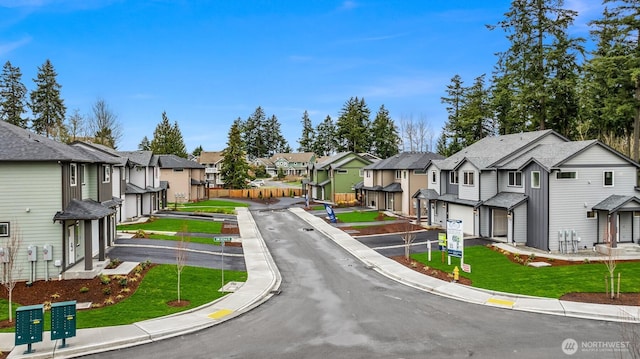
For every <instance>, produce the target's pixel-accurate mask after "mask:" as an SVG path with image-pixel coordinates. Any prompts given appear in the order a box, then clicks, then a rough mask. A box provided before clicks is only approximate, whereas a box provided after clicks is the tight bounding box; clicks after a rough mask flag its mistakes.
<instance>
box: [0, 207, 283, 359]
mask: <svg viewBox="0 0 640 359" xmlns="http://www.w3.org/2000/svg"><path fill="white" fill-rule="evenodd" d="M237 211H238V224H239V227H240V235H241V237H242V244H243V249H244V258H245V263H246V267H247V274H248V275H247V277H248V279H247V282H246V283H244V285H242V286H241V287H240V288H239V289H238V291H236V292H234V293H231V294H229V295H226V296H224V297H222V298H220V299H218V300H217V301H214V302H212V303H209V304H206V305H203V306H201V307H199V308H195V309H192V310H190V311H186V312H181V313H177V314H174V315H170V316H166V317H161V318H155V319H150V320H146V321H143V322H138V323H134V324H131V325H122V326H117V327H102V328H92V329H79V330H78V331H77V333H76V336H75V337H72V338H68V339H67V341H66V342H67V347H66V348H62V349H60V348H57V346H59V345H60V342H54V341H51V340H50V338H51V336H50V333H49V332H45V333H44V334H43V341H42V342H39V343H34V344H32V349H33V350H35V352H34V353H31V354H23V353H24V351H25V350H26V349H27V345H20V346H17V347H15V348H14V343H15V334H14V333H3V334H0V350H2V351H10V350H11V353H10V354H9V358H52V357H54V354H55V358H72V357H76V356H80V355H86V354H90V353H97V352H102V351H108V350H114V349H118V348H124V347H129V346H134V345H139V344H145V343H150V342H154V341H157V340H162V339H166V338H171V337H175V336H179V335H183V334H188V333H191V332H195V331H198V330H201V329H204V328H208V327H211V326H214V325H216V324H219V323H221V322H224V321H225V320H228V319H231V318H233V317H236V316H238V315H241V314H243V313H245V312H247V311H249V310H251V309H252V308H255V307H257V306H259V305H260V304H262V303H263V302H265V301H266V300H268V299H269V298H270V297H271V296H272V295H273V294H272V293H273V291H275V290H277V289H278V288H279V287H280V282H281V277H280V272H279V271H278V268H277V267H276V265H275V262H274V261H273V258H272V257H271V254H270V253H269V250H268V249H267V247H266V244H265V243H264V240H263V239H262V236H261V235H260V232H259V231H258V229H257V227H256V224H255V222H254V220H253V217H252V216H251V214H250V213H249V210H248V209H247V208H238V209H237Z"/></svg>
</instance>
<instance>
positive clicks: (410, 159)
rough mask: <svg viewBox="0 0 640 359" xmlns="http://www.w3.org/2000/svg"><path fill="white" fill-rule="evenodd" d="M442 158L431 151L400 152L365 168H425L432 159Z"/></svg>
mask: <svg viewBox="0 0 640 359" xmlns="http://www.w3.org/2000/svg"><path fill="white" fill-rule="evenodd" d="M441 159H444V157H442V156H441V155H439V154H437V153H433V152H401V153H398V154H397V155H395V156H391V157H389V158H385V159H383V160H380V161H377V162H374V163H372V164H370V165H368V166H366V167H365V168H364V169H366V170H416V169H425V168H426V167H427V166H428V165H429V163H430V162H431V161H432V160H441Z"/></svg>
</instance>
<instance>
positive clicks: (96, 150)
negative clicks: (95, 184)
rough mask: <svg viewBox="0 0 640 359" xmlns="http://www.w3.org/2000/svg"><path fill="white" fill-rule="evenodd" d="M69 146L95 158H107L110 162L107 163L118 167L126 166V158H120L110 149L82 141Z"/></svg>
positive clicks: (116, 152)
mask: <svg viewBox="0 0 640 359" xmlns="http://www.w3.org/2000/svg"><path fill="white" fill-rule="evenodd" d="M71 146H74V147H75V148H79V149H81V150H83V151H85V152H86V153H93V154H96V156H106V157H105V158H108V159H109V160H110V162H109V163H113V164H115V165H118V166H125V165H126V164H127V160H128V159H127V158H126V157H123V156H120V154H119V153H118V151H116V150H114V149H113V148H111V147H107V146H103V145H99V144H97V143H91V142H82V141H75V142H73V143H71Z"/></svg>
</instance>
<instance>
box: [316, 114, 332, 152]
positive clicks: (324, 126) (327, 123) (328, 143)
mask: <svg viewBox="0 0 640 359" xmlns="http://www.w3.org/2000/svg"><path fill="white" fill-rule="evenodd" d="M337 148H338V142H337V139H336V127H335V124H334V123H333V120H332V119H331V116H328V115H327V117H326V118H325V119H324V121H322V122H320V123H319V124H318V126H317V127H316V138H315V141H314V142H313V145H312V152H313V153H315V154H316V156H329V155H332V154H334V153H335V152H336V149H337Z"/></svg>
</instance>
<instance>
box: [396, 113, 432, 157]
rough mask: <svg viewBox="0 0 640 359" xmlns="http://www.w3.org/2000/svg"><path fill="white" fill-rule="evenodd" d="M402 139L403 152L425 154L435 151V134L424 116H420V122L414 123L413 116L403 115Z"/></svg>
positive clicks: (401, 125)
mask: <svg viewBox="0 0 640 359" xmlns="http://www.w3.org/2000/svg"><path fill="white" fill-rule="evenodd" d="M400 137H401V139H402V150H403V151H410V152H425V151H431V150H432V149H433V139H434V133H433V130H432V128H431V125H430V124H429V122H428V121H427V120H426V116H424V115H420V119H419V120H418V121H414V119H413V115H402V116H401V118H400Z"/></svg>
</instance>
